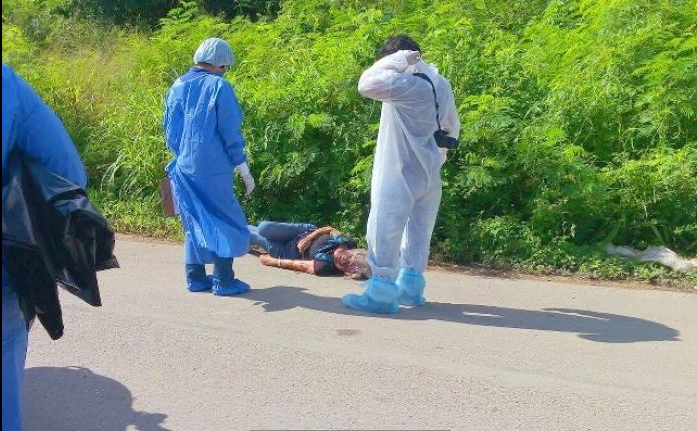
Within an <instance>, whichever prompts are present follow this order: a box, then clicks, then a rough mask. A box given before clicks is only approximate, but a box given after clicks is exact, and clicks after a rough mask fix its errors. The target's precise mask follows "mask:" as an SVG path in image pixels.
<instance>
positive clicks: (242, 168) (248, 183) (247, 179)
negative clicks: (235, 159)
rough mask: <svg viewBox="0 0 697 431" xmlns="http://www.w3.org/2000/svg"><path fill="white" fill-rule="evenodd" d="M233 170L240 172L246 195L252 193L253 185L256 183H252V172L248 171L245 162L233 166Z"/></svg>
mask: <svg viewBox="0 0 697 431" xmlns="http://www.w3.org/2000/svg"><path fill="white" fill-rule="evenodd" d="M235 172H237V173H238V174H240V178H242V182H244V188H245V189H246V191H247V195H249V194H250V193H252V192H253V191H254V187H256V184H255V183H254V177H252V174H251V173H250V172H249V166H248V165H247V162H244V163H240V164H239V165H237V166H235Z"/></svg>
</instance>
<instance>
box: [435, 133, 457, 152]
mask: <svg viewBox="0 0 697 431" xmlns="http://www.w3.org/2000/svg"><path fill="white" fill-rule="evenodd" d="M433 137H434V138H435V139H436V145H438V147H440V148H446V149H448V150H454V149H456V148H457V146H458V145H459V144H460V142H459V141H458V140H457V139H455V138H453V137H452V136H448V134H447V133H445V131H444V130H436V131H435V132H433Z"/></svg>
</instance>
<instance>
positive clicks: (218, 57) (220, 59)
mask: <svg viewBox="0 0 697 431" xmlns="http://www.w3.org/2000/svg"><path fill="white" fill-rule="evenodd" d="M198 63H208V64H211V65H213V66H232V65H233V64H234V63H235V55H234V54H233V53H232V48H230V44H228V43H227V42H225V41H224V40H223V39H218V38H217V37H212V38H210V39H206V40H204V41H203V43H201V45H199V47H198V49H197V50H196V52H195V53H194V64H198Z"/></svg>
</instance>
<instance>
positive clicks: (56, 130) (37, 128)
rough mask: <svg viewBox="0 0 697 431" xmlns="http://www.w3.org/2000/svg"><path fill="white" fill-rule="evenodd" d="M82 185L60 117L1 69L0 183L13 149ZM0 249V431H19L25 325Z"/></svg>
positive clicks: (75, 156)
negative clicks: (0, 164) (0, 315)
mask: <svg viewBox="0 0 697 431" xmlns="http://www.w3.org/2000/svg"><path fill="white" fill-rule="evenodd" d="M15 149H16V150H19V151H22V153H23V154H24V155H25V156H27V157H30V158H32V159H34V160H36V161H37V162H39V163H41V164H43V165H44V166H46V167H47V168H48V169H50V170H51V171H53V172H55V173H57V174H58V175H61V176H62V177H64V178H66V179H68V180H70V181H72V182H73V183H75V184H77V185H79V186H81V187H85V186H86V185H87V177H86V175H85V170H84V169H83V167H82V162H81V161H80V157H79V156H78V153H77V150H76V149H75V146H74V145H73V142H72V141H71V139H70V137H69V136H68V133H67V132H66V131H65V128H64V127H63V124H62V123H61V121H60V119H59V118H58V117H57V116H56V114H55V113H53V111H51V109H50V108H49V107H48V106H46V105H45V104H44V103H43V102H42V101H41V98H39V96H38V95H37V94H36V93H35V92H34V90H32V89H31V87H30V86H29V84H27V83H26V82H25V81H24V80H23V79H22V78H20V77H19V76H18V75H17V74H16V73H15V72H14V71H13V70H12V69H11V68H10V67H8V66H6V65H4V64H3V65H2V172H3V184H4V182H5V180H6V179H5V175H4V174H5V172H6V167H7V163H8V160H10V155H11V154H12V152H13V151H14V150H15ZM5 256H6V254H5V250H3V251H2V257H3V264H2V430H3V431H18V430H20V429H21V419H22V415H21V409H20V400H21V391H22V384H21V383H22V375H23V372H24V362H25V359H26V352H27V327H26V322H25V321H24V317H23V316H22V312H21V311H20V309H19V304H18V302H17V295H16V294H15V293H14V292H13V291H12V289H11V287H10V286H11V284H12V282H11V280H9V279H8V274H7V270H6V268H5Z"/></svg>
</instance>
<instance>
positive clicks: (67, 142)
mask: <svg viewBox="0 0 697 431" xmlns="http://www.w3.org/2000/svg"><path fill="white" fill-rule="evenodd" d="M15 82H16V89H17V93H16V94H17V118H16V123H15V127H16V134H15V137H16V145H17V147H18V148H20V149H21V150H22V151H23V152H24V154H25V155H27V156H29V157H31V158H32V159H34V160H36V161H37V162H39V163H41V164H42V165H44V166H46V167H47V168H48V169H49V170H51V171H52V172H54V173H56V174H58V175H60V176H62V177H63V178H65V179H67V180H69V181H71V182H73V183H74V184H76V185H78V186H80V187H82V188H85V187H86V186H87V175H86V174H85V169H84V167H83V166H82V161H81V160H80V156H79V155H78V153H77V150H76V149H75V145H74V144H73V141H72V139H70V136H69V135H68V132H67V131H66V130H65V127H64V126H63V123H62V122H61V120H60V119H59V118H58V116H57V115H56V114H55V113H54V112H53V111H52V110H51V109H50V108H49V107H48V106H46V104H45V103H44V102H43V101H42V100H41V98H40V97H39V96H38V95H37V94H36V92H34V90H33V89H32V88H31V87H30V86H29V84H27V83H26V82H25V81H24V80H23V79H22V78H21V77H19V76H18V75H16V74H15Z"/></svg>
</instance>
